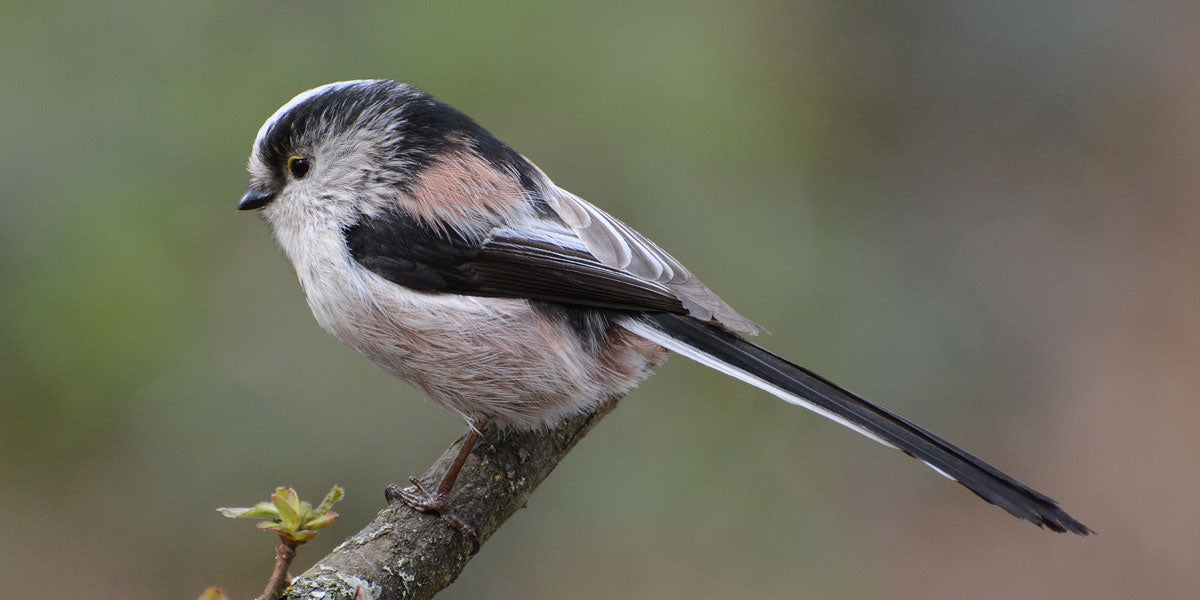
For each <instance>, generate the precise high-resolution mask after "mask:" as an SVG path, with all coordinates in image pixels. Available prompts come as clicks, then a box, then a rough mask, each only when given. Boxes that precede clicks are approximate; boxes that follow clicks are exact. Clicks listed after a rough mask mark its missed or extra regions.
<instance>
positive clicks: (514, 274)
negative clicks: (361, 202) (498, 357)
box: [346, 212, 685, 313]
mask: <svg viewBox="0 0 1200 600" xmlns="http://www.w3.org/2000/svg"><path fill="white" fill-rule="evenodd" d="M506 231H507V230H500V231H498V232H496V233H495V234H494V235H492V236H488V237H484V238H482V239H478V240H475V239H471V238H469V237H467V236H464V235H462V234H459V233H457V232H453V231H445V232H439V231H435V230H433V229H432V228H430V227H428V226H426V225H424V224H423V223H421V222H420V221H418V220H417V219H416V218H414V217H411V216H409V215H406V214H404V213H399V212H394V213H388V214H385V215H382V216H379V217H373V218H364V219H363V220H361V221H360V222H359V223H357V224H356V225H354V226H353V227H351V228H350V229H349V230H347V231H346V240H347V242H348V244H349V246H350V253H351V255H352V256H353V257H354V260H356V261H358V263H359V264H361V265H362V266H364V267H366V268H367V269H369V270H371V271H373V272H374V273H376V274H377V275H379V276H381V277H383V278H385V279H387V280H389V281H391V282H393V283H396V284H399V285H402V286H405V287H408V288H412V289H415V290H421V291H429V292H435V291H436V292H447V293H455V294H466V295H473V296H494V297H506V298H530V299H535V300H546V301H551V302H560V303H563V304H571V305H577V306H592V307H599V308H612V309H622V310H644V311H665V312H677V313H683V312H685V311H684V308H683V304H682V302H681V301H680V300H679V298H677V297H676V296H675V295H674V294H673V293H672V292H671V291H670V290H669V289H668V288H667V287H666V286H664V285H662V284H659V283H655V282H651V281H646V280H644V279H640V278H638V277H636V276H633V275H631V274H629V273H626V272H625V271H622V270H620V269H616V268H613V267H609V266H607V265H605V264H603V263H601V262H600V261H599V260H597V259H596V258H595V257H594V256H592V255H591V254H590V253H588V252H586V251H584V250H579V249H574V248H568V247H565V246H559V245H556V244H553V243H551V242H548V241H543V240H539V239H527V238H522V237H517V236H513V235H506Z"/></svg>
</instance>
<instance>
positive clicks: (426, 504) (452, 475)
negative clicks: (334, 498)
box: [383, 421, 487, 554]
mask: <svg viewBox="0 0 1200 600" xmlns="http://www.w3.org/2000/svg"><path fill="white" fill-rule="evenodd" d="M486 425H487V422H486V421H484V422H481V423H479V424H478V425H476V423H471V424H470V428H469V429H467V435H466V437H465V438H463V441H462V446H461V447H460V448H459V449H458V456H455V457H454V462H452V463H450V468H449V469H447V470H446V474H445V475H443V476H442V481H441V483H439V484H438V486H437V490H435V491H432V492H431V491H429V490H428V489H426V488H425V485H424V484H422V483H421V480H420V479H417V478H416V477H409V478H408V479H409V481H411V482H412V483H413V485H414V486H416V488H417V491H415V492H410V491H408V490H406V489H404V488H401V487H400V486H398V485H396V484H394V483H393V484H392V485H389V486H387V488H386V489H384V490H383V495H384V497H385V498H387V502H388V504H393V503H395V502H396V501H397V500H400V501H403V502H404V503H405V504H407V505H408V506H410V507H412V508H414V509H416V510H419V511H421V512H424V513H433V514H436V515H438V516H439V517H441V518H442V520H443V521H445V522H447V523H449V524H450V525H452V526H453V527H454V528H455V529H457V530H459V531H461V532H462V533H463V535H465V536H467V539H469V540H471V547H472V554H474V553H475V552H478V551H479V533H478V532H476V531H475V528H474V527H471V526H470V525H468V524H467V522H466V521H463V520H462V518H460V517H459V516H458V515H456V514H454V512H453V511H451V510H450V503H449V502H447V500H446V497H447V495H449V493H450V489H451V488H453V487H454V482H455V480H457V479H458V474H459V473H460V472H462V468H463V465H464V464H466V462H467V457H468V456H470V455H471V449H472V448H474V447H475V442H477V441H479V436H480V434H481V432H482V431H483V428H484V427H485V426H486Z"/></svg>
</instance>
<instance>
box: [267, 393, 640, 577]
mask: <svg viewBox="0 0 1200 600" xmlns="http://www.w3.org/2000/svg"><path fill="white" fill-rule="evenodd" d="M618 400H619V398H611V399H609V400H608V401H606V402H605V403H603V404H602V405H601V406H600V407H599V408H598V409H596V410H595V411H594V412H592V413H590V414H587V415H581V416H578V417H574V418H571V419H568V420H567V421H566V422H564V423H563V424H561V425H559V426H558V427H556V428H554V429H552V430H548V431H543V432H536V433H507V434H504V433H500V432H498V431H497V430H494V429H491V428H489V429H488V430H486V431H485V432H484V435H483V437H482V438H481V439H480V440H479V442H478V443H477V444H476V446H475V450H474V451H473V452H471V456H470V458H469V459H468V460H467V463H466V466H464V467H463V470H462V473H461V474H460V475H459V478H458V483H457V484H456V485H455V487H454V490H453V491H452V492H451V497H450V504H451V506H452V508H453V510H454V512H455V513H456V514H457V515H458V516H460V517H462V518H463V520H465V521H466V522H468V523H470V524H471V525H473V526H474V527H475V528H476V529H477V530H478V531H479V538H480V542H481V543H483V542H486V541H487V539H488V538H489V537H491V535H492V534H493V533H495V531H496V530H497V529H499V528H500V526H501V525H502V524H503V523H504V522H505V521H506V520H508V518H509V517H510V516H512V515H513V513H515V512H516V511H517V509H519V508H521V507H523V506H524V505H525V502H526V501H527V500H528V499H529V495H530V494H531V493H533V490H534V489H535V488H537V486H538V484H540V483H541V482H542V481H543V480H544V479H545V478H546V476H548V475H549V474H550V471H552V470H554V467H555V466H557V465H558V463H559V461H561V460H562V459H563V457H565V456H566V454H567V453H568V452H570V450H571V448H573V447H574V446H575V444H576V443H577V442H578V441H579V440H580V439H581V438H582V437H583V436H584V435H585V434H586V433H587V432H588V431H589V430H591V428H592V427H593V426H594V425H595V424H596V423H598V422H599V421H600V419H601V418H603V417H604V415H606V414H608V412H609V411H611V410H612V409H613V408H614V407H615V406H616V404H617V401H618ZM457 447H458V443H455V444H454V445H453V446H451V447H450V449H449V450H447V451H446V453H445V454H443V455H442V457H441V458H439V459H438V461H437V462H436V463H434V465H433V467H431V468H430V469H429V471H427V472H426V473H425V475H424V477H422V479H423V480H424V481H426V482H435V481H437V480H438V478H439V477H440V476H441V474H442V473H443V472H444V471H445V470H446V468H447V467H449V465H450V462H451V461H453V460H454V457H455V454H456V451H457ZM381 489H382V486H381ZM470 559H471V541H470V540H468V539H466V538H465V537H464V536H463V534H462V533H460V532H459V531H458V530H456V529H454V528H452V527H450V526H449V525H447V524H446V522H445V521H444V520H442V519H440V518H438V517H437V516H434V515H427V514H422V513H418V512H416V511H414V510H412V509H410V508H408V507H407V506H404V505H402V504H396V505H393V506H390V507H388V508H385V509H384V510H382V511H381V512H380V513H379V516H378V517H376V518H375V520H374V521H372V522H371V523H370V524H369V525H367V526H366V527H365V528H364V529H363V530H362V531H360V532H358V533H357V534H355V535H353V536H351V537H350V538H349V539H347V540H346V541H344V542H342V543H341V544H340V545H338V547H337V548H334V549H333V551H332V552H331V553H329V555H328V556H326V557H325V558H323V559H321V560H320V561H318V562H317V564H316V565H314V566H313V567H312V568H311V569H309V570H308V571H306V572H305V573H304V574H302V575H300V576H298V577H296V578H295V579H293V580H292V583H291V586H290V587H288V589H287V591H286V595H285V596H284V597H285V598H294V599H300V598H317V597H320V598H324V599H325V600H335V599H336V600H353V599H354V598H356V597H366V598H371V599H376V600H399V599H405V600H410V599H411V600H415V599H425V598H431V597H433V595H434V594H436V593H437V592H438V591H440V590H441V589H443V588H445V587H446V586H448V585H450V584H451V583H453V582H454V580H455V579H456V578H457V577H458V575H459V573H461V572H462V570H463V568H465V567H466V565H467V562H468V561H469V560H470Z"/></svg>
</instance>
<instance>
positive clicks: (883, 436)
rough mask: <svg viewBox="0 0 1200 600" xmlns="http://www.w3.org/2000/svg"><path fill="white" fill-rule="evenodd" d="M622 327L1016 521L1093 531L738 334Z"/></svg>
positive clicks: (651, 324)
mask: <svg viewBox="0 0 1200 600" xmlns="http://www.w3.org/2000/svg"><path fill="white" fill-rule="evenodd" d="M621 326H622V327H624V328H625V329H628V330H630V331H631V332H633V333H635V334H637V335H639V336H642V337H644V338H646V339H648V340H651V341H654V342H655V343H658V344H660V345H662V346H663V347H665V348H667V349H668V350H671V351H672V352H676V353H678V354H682V355H683V356H686V357H688V358H690V359H692V360H695V361H697V362H699V363H701V364H704V365H706V366H708V367H712V368H713V369H716V370H718V371H721V372H722V373H725V374H727V375H731V376H733V377H736V378H738V379H741V380H742V381H745V382H746V383H749V384H750V385H753V386H755V387H758V388H760V389H763V390H766V391H768V392H770V393H772V394H774V395H776V396H778V397H780V398H782V399H784V400H786V401H788V402H790V403H792V404H796V405H798V406H803V407H804V408H807V409H809V410H812V411H813V412H816V413H817V414H820V415H823V416H825V417H828V418H830V419H833V420H834V421H837V422H838V423H841V424H843V425H845V426H847V427H849V428H851V429H853V430H855V431H857V432H859V433H861V434H863V435H865V436H867V437H869V438H872V439H874V440H876V441H878V442H880V443H882V444H885V445H888V446H891V447H893V448H896V449H898V450H901V451H902V452H904V453H905V454H908V455H910V456H913V457H915V458H917V459H919V460H920V461H922V462H924V463H925V464H927V465H929V466H930V467H932V468H933V470H935V471H937V472H938V473H940V474H942V475H944V476H946V477H948V478H950V479H953V480H954V481H957V482H959V483H961V484H962V485H964V486H966V488H967V489H969V490H971V491H972V492H975V494H976V495H978V496H979V497H980V498H983V499H984V500H986V501H988V502H990V503H992V504H995V505H996V506H999V507H1000V508H1003V509H1004V510H1006V511H1008V512H1009V513H1010V514H1012V515H1013V516H1015V517H1018V518H1021V519H1025V520H1026V521H1029V522H1031V523H1033V524H1035V525H1037V526H1038V527H1045V528H1047V529H1050V530H1053V531H1057V532H1066V531H1070V532H1071V533H1076V534H1079V535H1087V534H1089V533H1093V532H1092V530H1091V529H1088V528H1087V526H1085V525H1084V524H1083V523H1080V522H1079V521H1076V520H1075V519H1073V518H1071V516H1070V515H1068V514H1067V513H1066V512H1064V511H1063V510H1062V509H1061V508H1059V506H1058V503H1056V502H1055V501H1054V500H1053V499H1051V498H1049V497H1047V496H1045V495H1044V494H1041V493H1040V492H1038V491H1036V490H1034V489H1032V488H1030V487H1028V486H1026V485H1025V484H1023V483H1021V482H1019V481H1017V480H1015V479H1013V478H1012V477H1009V476H1008V475H1006V474H1004V473H1002V472H1000V470H999V469H997V468H995V467H993V466H991V465H989V464H987V463H985V462H983V461H982V460H979V459H978V458H975V457H974V456H972V455H971V454H970V453H968V452H967V451H965V450H963V449H962V448H959V447H958V446H955V445H954V444H951V443H950V442H947V441H946V440H943V439H942V438H940V437H938V436H936V435H934V434H932V433H930V432H928V431H926V430H924V429H922V428H921V427H920V426H918V425H916V424H914V423H912V422H910V421H908V420H907V419H904V418H903V417H900V416H898V415H895V414H892V413H891V412H889V411H887V410H885V409H883V408H880V407H878V406H876V405H874V404H872V403H870V402H868V401H866V400H864V399H862V398H860V397H858V396H856V395H854V394H853V393H851V392H849V391H847V390H845V389H843V388H841V387H839V386H838V385H836V384H834V383H832V382H830V381H829V380H827V379H825V378H823V377H821V376H820V375H817V374H816V373H813V372H812V371H809V370H808V369H805V368H804V367H800V366H797V365H795V364H792V363H790V362H788V361H786V360H784V359H782V358H780V357H778V356H775V355H774V354H771V353H770V352H768V351H766V350H764V349H762V348H759V347H758V346H756V345H754V344H752V343H750V342H748V341H746V340H744V339H742V338H740V337H738V336H736V335H734V334H731V333H727V332H725V331H722V330H720V329H718V328H716V327H712V326H710V325H707V324H705V323H702V322H700V321H697V320H696V319H693V318H690V317H686V316H681V315H675V314H668V313H659V314H643V315H639V316H637V317H629V318H627V319H626V320H624V321H622V322H621Z"/></svg>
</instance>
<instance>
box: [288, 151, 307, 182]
mask: <svg viewBox="0 0 1200 600" xmlns="http://www.w3.org/2000/svg"><path fill="white" fill-rule="evenodd" d="M310 167H312V162H311V161H309V160H308V159H307V158H304V157H303V156H297V155H295V154H293V155H291V156H289V157H288V161H287V170H288V172H289V173H291V174H292V177H295V178H296V179H304V176H305V175H308V169H309V168H310Z"/></svg>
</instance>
